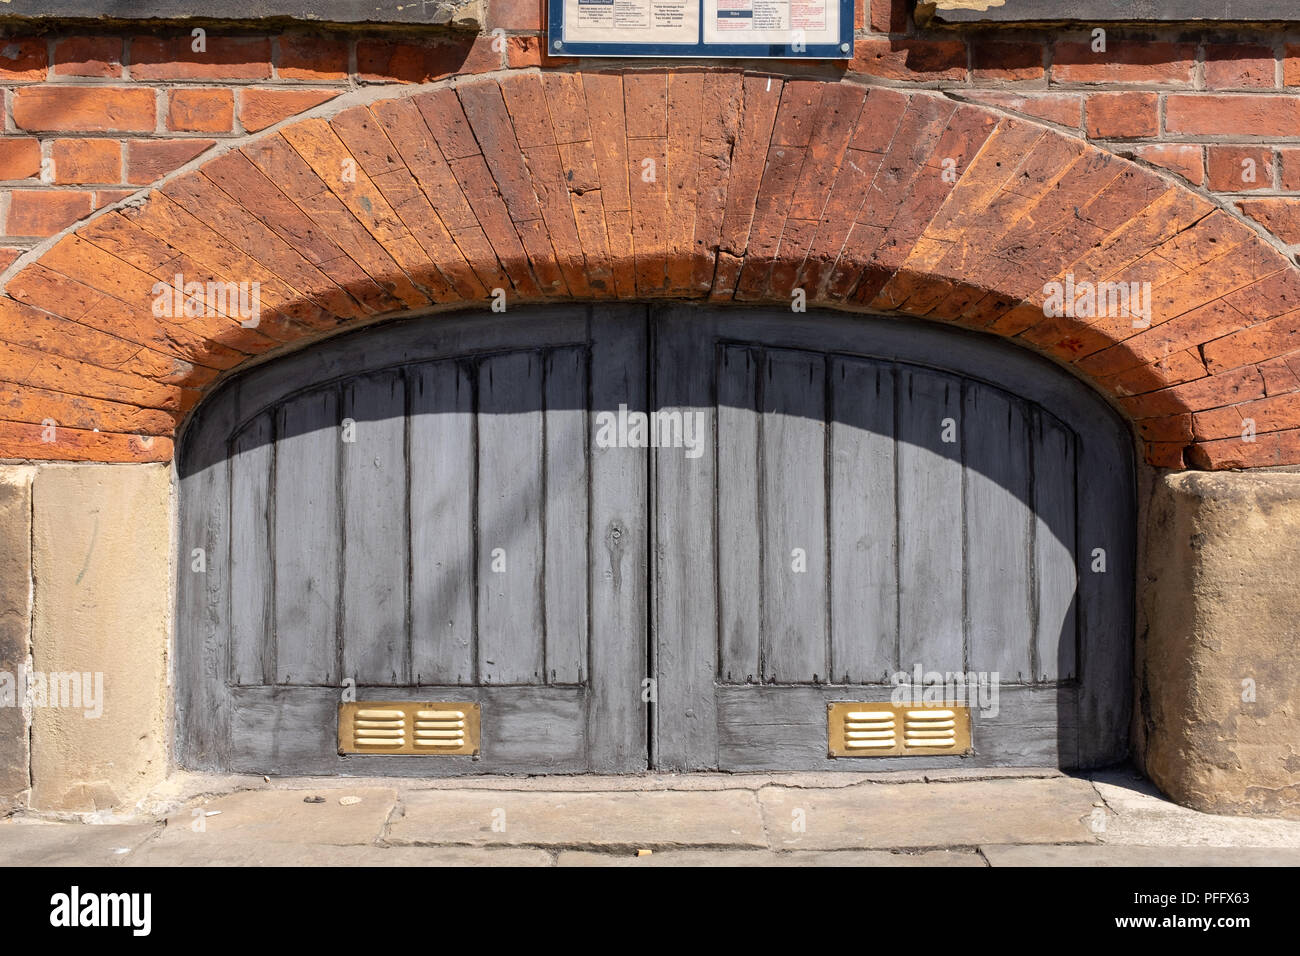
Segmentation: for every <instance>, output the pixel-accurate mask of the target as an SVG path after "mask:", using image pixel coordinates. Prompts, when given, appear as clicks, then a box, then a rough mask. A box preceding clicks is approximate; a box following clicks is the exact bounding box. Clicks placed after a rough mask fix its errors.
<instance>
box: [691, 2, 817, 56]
mask: <svg viewBox="0 0 1300 956" xmlns="http://www.w3.org/2000/svg"><path fill="white" fill-rule="evenodd" d="M704 42H705V43H706V44H709V43H769V44H775V45H779V46H795V47H798V46H801V45H802V46H812V45H813V44H824V43H839V42H840V5H839V3H838V0H704Z"/></svg>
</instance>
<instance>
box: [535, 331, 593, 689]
mask: <svg viewBox="0 0 1300 956" xmlns="http://www.w3.org/2000/svg"><path fill="white" fill-rule="evenodd" d="M544 363H545V382H546V498H545V501H544V502H543V507H544V508H545V534H544V540H545V549H546V554H545V577H546V675H545V676H546V681H547V683H551V684H580V683H582V682H583V681H584V680H585V679H586V674H587V611H588V605H589V602H588V599H587V530H588V519H587V482H588V478H589V475H588V471H587V442H588V438H587V435H588V433H587V350H586V349H583V348H572V349H552V350H550V351H549V352H547V353H546V356H545V358H544Z"/></svg>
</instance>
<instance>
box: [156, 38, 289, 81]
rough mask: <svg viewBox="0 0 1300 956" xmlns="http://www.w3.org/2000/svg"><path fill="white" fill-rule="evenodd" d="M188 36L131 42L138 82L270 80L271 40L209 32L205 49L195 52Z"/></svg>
mask: <svg viewBox="0 0 1300 956" xmlns="http://www.w3.org/2000/svg"><path fill="white" fill-rule="evenodd" d="M194 43H195V40H194V38H193V37H191V35H190V34H189V33H185V34H182V35H181V36H175V37H165V38H164V37H153V36H138V37H135V38H134V39H133V40H132V41H131V78H132V79H135V80H266V79H270V78H271V41H270V39H269V38H268V37H230V36H222V35H221V34H220V33H219V32H217V31H216V30H215V28H209V29H208V31H207V36H206V38H205V44H204V45H205V49H204V50H202V51H198V50H195V49H194Z"/></svg>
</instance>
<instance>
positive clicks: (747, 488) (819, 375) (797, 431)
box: [651, 309, 1134, 770]
mask: <svg viewBox="0 0 1300 956" xmlns="http://www.w3.org/2000/svg"><path fill="white" fill-rule="evenodd" d="M654 329H655V337H656V338H655V350H654V361H655V369H654V376H653V380H654V389H655V404H656V405H657V406H659V407H664V406H677V407H681V408H684V409H693V410H695V411H697V412H701V413H703V414H704V416H705V418H706V421H707V428H706V429H705V432H706V434H707V435H708V436H709V441H708V448H707V451H706V452H705V453H704V454H701V455H699V456H698V457H694V458H691V457H688V456H686V455H684V454H682V453H680V452H677V451H674V450H671V449H663V448H660V449H657V450H656V451H655V453H654V454H655V465H654V482H653V495H654V501H655V514H654V530H653V545H652V547H653V552H654V556H655V561H654V578H653V589H654V624H653V629H654V646H655V659H656V662H657V677H658V691H659V693H658V704H657V707H656V709H655V715H654V716H655V719H654V728H653V734H652V744H651V746H652V752H653V754H654V759H655V762H656V765H657V766H659V767H660V768H662V769H697V768H713V767H719V768H722V769H729V770H759V769H769V768H785V769H840V770H845V769H853V770H862V769H867V768H875V769H880V768H885V767H890V766H897V767H904V766H905V767H912V768H917V767H924V766H927V765H931V766H954V765H960V764H963V763H964V764H966V765H971V764H975V765H998V764H1000V765H1022V766H1029V765H1058V764H1059V765H1061V766H1067V767H1076V766H1095V765H1100V764H1105V763H1109V762H1112V761H1114V760H1117V759H1119V758H1121V757H1122V756H1123V754H1124V752H1125V749H1126V740H1127V725H1128V705H1129V693H1130V691H1129V687H1130V676H1129V675H1130V654H1131V646H1132V645H1131V627H1132V623H1131V622H1132V607H1133V593H1132V588H1133V547H1134V545H1133V527H1134V516H1133V499H1134V485H1133V481H1134V479H1133V473H1132V457H1131V443H1130V440H1129V438H1128V435H1127V433H1126V431H1125V429H1124V427H1123V426H1122V424H1121V423H1120V421H1119V420H1118V418H1117V417H1116V416H1115V415H1114V413H1113V412H1112V411H1111V410H1110V409H1109V408H1108V407H1107V406H1106V405H1105V404H1104V403H1103V402H1102V401H1101V400H1100V399H1098V398H1097V397H1096V396H1094V395H1093V394H1092V392H1091V391H1090V390H1089V389H1087V388H1086V387H1085V386H1083V385H1082V383H1080V382H1078V381H1076V380H1074V379H1073V378H1071V377H1070V376H1068V375H1067V374H1066V373H1064V372H1062V371H1060V370H1058V369H1056V368H1054V367H1052V366H1050V365H1049V364H1048V363H1047V362H1045V361H1041V360H1037V359H1036V358H1034V357H1033V356H1031V355H1029V354H1027V353H1025V352H1023V351H1021V350H1015V349H1013V348H1012V347H1009V346H1006V345H1005V344H1003V343H1000V342H996V341H989V340H988V339H987V338H980V337H977V336H975V335H973V334H969V333H963V332H960V331H956V330H949V329H944V328H940V327H936V326H933V325H928V326H921V325H914V324H910V323H903V322H894V321H887V320H867V321H864V320H862V319H857V318H850V317H810V316H806V315H791V314H789V313H762V312H758V311H754V312H745V313H737V312H734V311H733V312H729V313H723V312H711V313H701V312H700V311H699V310H694V309H675V310H668V311H666V312H665V313H664V314H662V315H661V316H660V317H659V318H658V320H657V321H656V323H655V325H654ZM918 668H919V669H920V670H919V675H920V679H919V680H918V679H917V677H916V676H915V675H916V674H917V673H918V671H917V669H918ZM959 674H960V675H962V684H961V686H965V685H966V681H967V680H969V675H975V687H976V690H977V692H976V693H974V694H971V693H969V691H967V692H966V696H965V698H963V699H964V700H966V701H967V702H968V703H969V704H970V705H971V706H972V708H973V709H975V713H974V715H973V723H974V726H973V733H974V740H975V753H974V754H973V756H970V757H965V758H963V757H956V756H936V757H890V758H874V759H872V760H870V761H864V760H853V759H839V760H831V759H828V757H827V740H826V735H827V715H826V705H827V702H829V701H835V700H849V701H852V700H867V701H870V700H889V699H890V698H891V696H892V695H893V693H894V691H895V689H896V688H898V687H900V686H904V687H909V688H911V687H913V686H915V687H916V688H917V689H918V690H919V691H921V693H922V694H923V693H924V688H925V687H926V686H927V685H932V686H934V687H936V688H937V687H939V686H943V687H945V688H948V689H951V688H952V687H954V686H957V680H956V675H959ZM934 675H943V677H942V678H941V679H936V678H935V676H934ZM948 675H953V679H952V680H951V681H950V680H949V678H948ZM981 679H983V680H984V681H985V685H986V686H985V690H984V692H983V693H982V694H981V693H979V692H978V688H979V686H980V680H981ZM994 685H996V687H995V686H994ZM994 689H996V691H997V697H996V698H994V697H993V691H994ZM945 696H946V695H945ZM902 699H911V695H910V694H908V695H905V696H904V698H902ZM918 699H923V698H922V697H918Z"/></svg>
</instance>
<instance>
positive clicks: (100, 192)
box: [94, 189, 136, 209]
mask: <svg viewBox="0 0 1300 956" xmlns="http://www.w3.org/2000/svg"><path fill="white" fill-rule="evenodd" d="M135 193H136V191H135V190H134V189H96V190H95V199H94V204H95V208H96V209H102V208H103V207H105V206H111V205H113V203H115V202H121V201H122V200H123V199H126V198H127V197H128V196H134V195H135Z"/></svg>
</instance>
